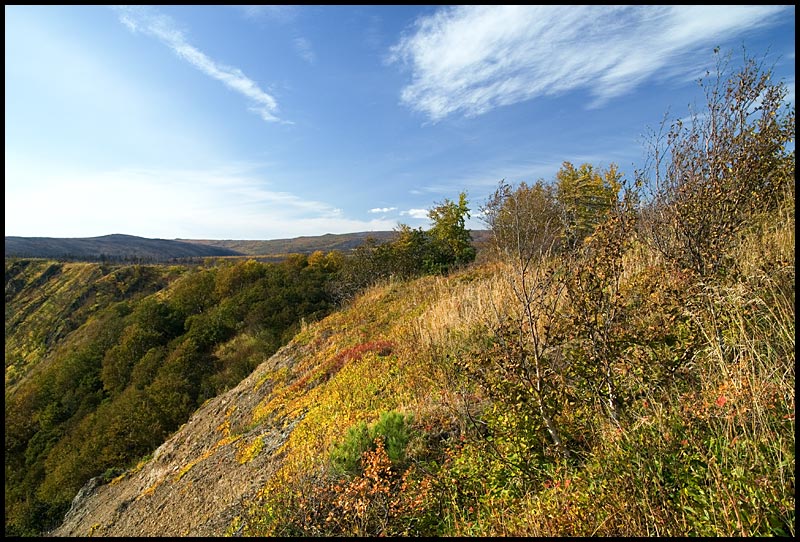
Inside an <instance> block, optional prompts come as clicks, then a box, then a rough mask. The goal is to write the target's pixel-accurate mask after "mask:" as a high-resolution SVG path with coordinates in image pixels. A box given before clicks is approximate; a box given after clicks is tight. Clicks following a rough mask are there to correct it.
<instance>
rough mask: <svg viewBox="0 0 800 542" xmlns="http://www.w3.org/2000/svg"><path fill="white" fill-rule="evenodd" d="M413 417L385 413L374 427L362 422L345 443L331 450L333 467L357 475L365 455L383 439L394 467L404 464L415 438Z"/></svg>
mask: <svg viewBox="0 0 800 542" xmlns="http://www.w3.org/2000/svg"><path fill="white" fill-rule="evenodd" d="M410 425H411V415H404V414H401V413H399V412H396V411H391V412H384V413H383V414H381V417H380V419H379V420H378V421H377V422H375V423H373V424H370V425H367V423H366V422H363V421H362V422H360V423H358V424H356V425H354V426H353V427H351V428H350V429H349V430H348V431H347V435H345V438H344V440H343V441H342V442H341V443H340V444H338V445H336V446H334V448H333V450H332V451H331V465H332V466H333V469H334V470H335V471H336V472H338V473H342V474H344V473H349V474H357V473H358V471H359V464H360V461H361V456H362V455H363V454H364V452H366V451H372V450H374V449H375V444H374V442H375V439H376V438H378V437H380V438H382V440H383V443H384V446H385V447H386V453H387V454H388V455H389V459H391V461H392V464H394V465H395V466H399V465H402V464H403V463H404V462H405V460H406V445H407V444H408V441H409V440H410V438H411V433H412V431H411V427H410Z"/></svg>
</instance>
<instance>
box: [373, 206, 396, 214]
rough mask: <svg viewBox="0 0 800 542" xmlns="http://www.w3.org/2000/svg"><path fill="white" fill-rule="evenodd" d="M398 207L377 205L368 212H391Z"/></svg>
mask: <svg viewBox="0 0 800 542" xmlns="http://www.w3.org/2000/svg"><path fill="white" fill-rule="evenodd" d="M396 210H397V207H375V208H374V209H370V210H369V211H367V212H368V213H390V212H392V211H396Z"/></svg>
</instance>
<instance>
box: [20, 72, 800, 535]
mask: <svg viewBox="0 0 800 542" xmlns="http://www.w3.org/2000/svg"><path fill="white" fill-rule="evenodd" d="M717 75H718V76H720V77H718V78H717V79H716V80H711V81H706V82H705V85H706V86H705V87H704V88H706V90H707V96H709V102H710V103H709V108H708V110H705V111H698V112H697V113H696V114H694V115H693V118H692V122H686V121H684V122H681V121H676V122H675V123H673V124H671V125H668V126H664V127H663V128H664V132H665V134H666V136H665V137H663V138H661V137H654V138H653V139H652V140H651V147H650V153H651V156H652V158H653V160H652V163H651V167H650V168H649V169H648V170H646V171H641V172H635V174H634V175H633V176H632V177H631V178H630V179H628V178H626V177H625V175H624V174H623V173H622V172H621V171H620V170H619V169H618V168H617V167H616V166H614V165H611V166H609V167H607V168H598V167H595V166H593V165H592V164H588V163H587V164H580V165H573V164H571V163H569V162H564V164H563V166H562V168H561V169H560V170H559V171H558V173H557V174H556V176H555V178H554V179H551V180H549V181H544V180H539V181H535V182H531V183H519V184H517V185H511V184H508V183H505V182H501V183H499V185H498V187H497V190H496V191H495V193H494V194H493V195H492V196H491V197H490V198H489V199H488V200H487V201H485V202H482V203H480V204H479V208H480V211H481V213H482V216H483V218H484V220H485V221H486V224H487V227H488V228H489V230H490V232H491V240H492V242H491V248H487V252H486V253H484V254H482V255H481V257H480V258H478V259H477V260H476V249H475V246H474V243H473V239H472V238H471V236H470V234H469V231H467V230H466V229H465V217H468V216H469V213H470V212H471V211H473V209H471V208H470V202H468V201H467V198H466V194H464V193H462V194H460V195H459V197H458V198H457V199H456V200H454V201H450V200H445V201H444V202H442V203H437V204H436V205H435V206H434V207H433V208H432V209H431V210H430V212H429V217H430V218H431V221H432V226H431V228H430V229H429V230H427V231H423V230H422V229H413V228H410V227H407V226H402V225H401V226H400V227H399V228H398V231H397V232H396V236H395V238H393V239H392V240H391V241H389V242H385V243H368V244H364V245H361V246H360V247H359V248H358V249H356V250H355V251H353V252H352V253H350V254H346V255H345V254H342V253H340V252H335V251H333V252H329V253H327V254H326V253H323V252H316V253H313V254H311V255H296V256H294V257H292V258H289V259H288V260H287V261H285V262H283V263H280V264H267V263H259V262H255V261H246V262H238V263H232V262H230V263H225V262H214V263H209V264H208V265H204V266H197V267H193V268H189V267H177V266H172V267H168V266H148V267H142V266H119V267H102V266H93V265H90V264H81V265H83V266H84V267H81V266H79V265H77V264H72V265H70V266H67V265H66V264H64V265H61V264H54V263H47V262H25V261H8V260H7V261H6V301H7V308H6V336H7V346H6V368H7V370H6V411H5V414H6V504H5V506H6V508H5V511H6V534H7V535H9V534H11V535H14V534H23V535H39V534H45V533H49V534H53V535H57V536H88V535H106V536H109V535H111V536H165V535H173V536H221V535H246V536H388V535H407V536H795V534H796V533H795V530H796V529H795V489H794V487H795V299H794V297H795V293H794V279H795V233H794V232H795V217H794V210H795V188H794V175H795V154H794V134H795V113H794V108H793V107H791V106H790V105H788V104H786V103H785V101H784V100H785V98H786V89H785V87H783V86H782V85H774V84H773V83H772V82H771V81H770V79H769V74H768V73H764V72H761V71H760V69H759V66H758V65H757V64H755V63H752V62H751V63H748V64H746V65H745V66H744V67H743V68H742V70H741V71H740V72H737V73H735V74H729V75H727V76H725V77H721V76H722V75H723V74H722V73H720V74H717ZM756 104H757V106H756ZM472 207H475V205H474V204H473V205H472ZM78 277H84V278H82V279H79V278H78ZM9 307H10V308H9ZM64 321H67V322H69V323H68V324H61V323H62V322H64ZM9 338H11V339H12V340H11V341H9ZM284 344H285V346H282V345H284ZM9 367H12V369H13V370H11V371H9ZM9 372H11V377H9ZM79 490H80V495H79V498H78V499H76V500H75V501H74V503H73V498H74V497H75V496H76V495H77V494H78V493H79ZM71 503H73V506H72V507H71V508H70V504H71ZM67 512H68V513H67ZM65 513H67V514H66V517H65ZM53 529H54V530H53ZM51 530H52V531H51Z"/></svg>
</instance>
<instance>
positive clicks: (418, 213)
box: [400, 209, 428, 218]
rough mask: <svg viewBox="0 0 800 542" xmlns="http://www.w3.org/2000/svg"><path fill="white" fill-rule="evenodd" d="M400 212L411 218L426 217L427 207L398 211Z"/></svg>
mask: <svg viewBox="0 0 800 542" xmlns="http://www.w3.org/2000/svg"><path fill="white" fill-rule="evenodd" d="M400 214H401V215H403V216H410V217H411V218H428V210H427V209H409V210H408V211H400Z"/></svg>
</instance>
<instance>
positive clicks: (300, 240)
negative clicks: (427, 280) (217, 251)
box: [179, 231, 397, 256]
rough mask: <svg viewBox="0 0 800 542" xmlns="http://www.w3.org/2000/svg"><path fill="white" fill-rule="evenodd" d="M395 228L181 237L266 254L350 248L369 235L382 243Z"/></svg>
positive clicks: (246, 251)
mask: <svg viewBox="0 0 800 542" xmlns="http://www.w3.org/2000/svg"><path fill="white" fill-rule="evenodd" d="M396 235H397V234H396V232H393V231H368V232H358V233H340V234H334V233H326V234H325V235H312V236H302V237H294V238H292V239H270V240H264V241H259V240H232V239H225V240H216V239H179V240H180V241H183V242H186V243H193V244H197V245H202V246H209V247H218V248H225V249H229V250H233V251H236V252H237V253H239V254H247V255H251V256H267V255H276V254H311V253H312V252H315V251H317V250H321V251H323V252H330V251H331V250H340V251H342V252H349V251H350V250H352V249H354V248H356V247H357V246H359V245H361V244H363V243H364V242H365V241H366V240H367V239H369V238H372V239H374V240H375V241H377V242H379V243H383V242H386V241H390V240H392V239H394V238H395V236H396Z"/></svg>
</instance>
